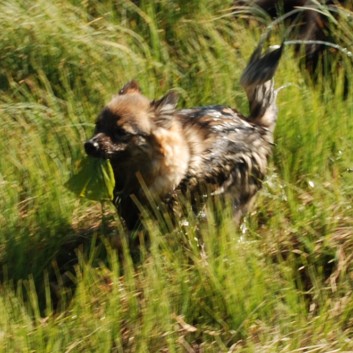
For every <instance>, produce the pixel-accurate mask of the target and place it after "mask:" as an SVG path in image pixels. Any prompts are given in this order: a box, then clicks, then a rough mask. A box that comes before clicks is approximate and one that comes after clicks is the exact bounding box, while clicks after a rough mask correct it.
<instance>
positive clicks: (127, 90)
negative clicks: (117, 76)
mask: <svg viewBox="0 0 353 353" xmlns="http://www.w3.org/2000/svg"><path fill="white" fill-rule="evenodd" d="M131 93H141V89H140V86H139V84H138V83H137V82H136V81H134V80H132V81H130V82H128V83H127V84H126V85H125V86H124V87H123V88H122V89H121V90H120V91H119V95H123V94H131Z"/></svg>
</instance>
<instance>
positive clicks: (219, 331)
mask: <svg viewBox="0 0 353 353" xmlns="http://www.w3.org/2000/svg"><path fill="white" fill-rule="evenodd" d="M346 15H347V16H346ZM351 18H352V17H351V16H348V12H346V13H345V16H343V17H342V18H341V19H340V21H339V23H338V22H336V23H335V22H333V23H332V26H333V28H334V30H335V32H336V36H335V40H336V44H338V45H339V46H340V47H341V48H346V51H345V52H342V53H338V54H337V63H338V65H336V64H337V63H335V62H331V63H330V65H328V66H327V67H326V75H325V76H324V77H319V79H318V81H319V82H317V84H315V85H314V84H313V83H312V82H310V79H309V78H308V77H306V74H305V72H304V73H303V72H302V71H301V70H300V69H299V66H298V58H297V57H294V55H293V52H292V48H291V47H290V46H287V47H286V51H285V53H284V56H283V58H282V61H281V63H280V67H279V70H278V74H277V75H276V85H277V86H278V87H279V86H281V85H286V84H289V83H290V85H289V86H288V87H287V88H285V89H283V90H282V91H281V92H280V94H279V99H278V105H279V111H280V113H279V120H278V125H277V128H276V134H275V135H276V137H275V140H276V144H275V147H274V157H273V160H272V162H271V168H270V171H269V175H268V178H267V180H266V182H265V185H264V188H263V190H262V191H261V193H260V195H259V199H258V202H257V205H256V208H255V209H254V210H253V212H252V213H251V214H250V215H249V216H248V217H247V219H246V220H245V223H244V224H243V225H242V227H241V228H240V229H235V227H234V226H233V224H232V222H231V219H230V217H229V215H228V213H229V212H228V211H227V210H222V213H221V212H220V210H214V212H210V213H209V216H208V219H207V221H204V222H202V223H200V222H199V221H198V220H197V219H195V218H194V217H193V216H192V215H188V218H189V226H188V227H185V228H178V227H177V228H175V229H169V230H166V228H165V227H161V226H160V224H157V223H156V222H153V221H151V220H147V221H146V224H145V226H146V229H148V232H149V235H150V238H151V244H150V247H149V249H148V250H144V249H143V248H142V249H141V252H140V254H139V255H140V258H139V260H138V261H136V260H135V259H134V258H133V257H132V256H131V254H130V253H129V251H128V247H127V245H126V234H124V231H123V229H122V227H121V225H120V223H119V220H118V219H117V217H116V215H115V211H114V209H113V208H112V207H111V205H110V204H109V203H102V204H99V203H97V202H92V201H87V200H83V199H81V200H80V199H77V197H76V196H75V195H73V194H72V193H70V192H69V191H68V190H67V189H66V188H65V186H64V183H65V182H66V181H67V180H68V178H69V177H70V176H71V175H72V173H73V171H74V169H75V165H76V163H77V161H79V160H81V159H82V158H83V148H82V143H83V142H84V141H85V140H86V138H87V137H89V136H90V134H91V133H92V128H93V124H94V120H95V117H96V114H97V113H98V112H99V110H100V109H101V108H102V106H103V105H104V103H105V102H106V101H107V100H109V99H110V98H111V97H112V95H113V94H115V93H116V92H117V91H118V90H119V89H120V88H121V86H122V85H123V84H124V83H125V82H127V81H129V80H131V79H137V80H138V81H139V82H140V85H141V87H142V89H143V91H144V93H145V94H146V95H147V96H149V97H151V98H154V97H160V96H162V95H163V94H164V93H165V92H166V91H167V90H169V89H171V88H174V89H175V90H176V91H177V92H178V93H179V95H180V97H181V98H180V102H179V107H184V106H185V107H186V106H195V105H206V104H213V103H219V104H226V105H230V106H234V107H238V108H239V110H241V111H242V112H246V111H247V101H246V98H245V95H244V93H243V91H242V90H241V88H240V86H239V77H240V75H241V71H242V69H243V68H244V67H245V65H246V62H247V59H248V57H249V55H250V53H251V52H252V50H253V49H254V48H255V46H256V43H257V41H258V40H259V37H260V34H261V33H262V32H263V31H264V30H265V27H261V28H260V27H257V28H256V27H255V26H254V27H252V26H251V25H249V24H245V23H244V22H241V21H240V20H239V19H238V20H236V19H235V18H234V15H232V14H231V12H230V5H229V4H228V5H227V2H224V1H220V0H217V1H209V0H193V1H189V2H184V1H181V0H180V1H173V2H172V1H168V0H159V1H155V2H149V1H141V4H140V6H139V7H138V6H137V5H136V4H135V3H134V2H131V1H127V0H122V1H110V0H105V1H100V2H95V1H90V0H87V1H78V0H71V1H70V0H58V1H55V2H54V1H53V2H48V1H45V0H36V1H33V2H30V3H29V2H27V1H24V0H9V1H3V2H1V3H0V29H1V30H0V62H1V65H0V91H1V94H0V115H1V120H0V126H1V129H0V156H1V158H0V200H1V201H0V202H1V213H0V279H1V282H0V352H6V353H8V352H21V353H22V352H51V353H52V352H60V353H62V352H102V353H104V352H146V353H147V352H168V353H169V352H207V353H208V352H217V353H218V352H344V351H346V352H348V351H353V342H352V334H353V321H352V311H353V296H352V290H353V277H352V250H353V238H352V237H353V234H352V233H353V232H352V226H353V209H352V196H353V174H352V171H353V157H352V146H353V99H352V91H349V92H348V94H347V95H346V96H344V95H343V94H342V91H343V86H344V82H346V84H348V87H349V86H350V85H351V80H352V75H353V73H352V70H351V64H352V58H351V56H349V55H348V54H349V53H348V54H347V50H348V51H349V50H351V49H352V43H353V28H352V27H353V24H352V20H351ZM281 30H282V29H281V26H279V27H278V28H276V30H275V35H274V37H273V42H274V43H276V42H277V43H278V42H279V41H280V40H281V34H280V33H281ZM344 75H346V76H345V77H348V81H344V79H343V77H344ZM332 78H334V80H332ZM216 213H217V219H218V223H217V225H216V222H215V221H214V217H213V215H214V214H216ZM117 243H119V246H118V247H119V251H117V250H116V247H117V246H116V244H117Z"/></svg>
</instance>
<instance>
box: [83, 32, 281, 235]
mask: <svg viewBox="0 0 353 353" xmlns="http://www.w3.org/2000/svg"><path fill="white" fill-rule="evenodd" d="M264 41H265V39H263V40H262V41H261V42H260V44H259V45H258V47H257V48H256V50H255V51H254V53H253V54H252V56H251V58H250V61H249V64H248V66H247V67H246V69H245V71H244V73H243V75H242V78H241V84H242V86H243V87H244V89H245V91H246V93H247V96H248V99H249V104H250V115H249V116H248V117H247V118H246V117H244V116H243V115H242V114H240V113H239V112H238V111H236V110H234V109H232V108H229V107H226V106H221V105H212V106H204V107H196V108H191V109H181V110H177V109H176V104H177V95H176V94H175V93H174V92H169V93H167V94H166V95H165V96H164V97H162V98H161V99H159V100H152V101H151V100H149V99H148V98H146V97H145V96H144V95H142V93H141V90H140V88H139V86H138V84H137V83H136V82H135V81H131V82H129V83H127V84H126V85H125V86H124V87H123V88H122V89H121V90H120V92H119V94H118V95H117V96H115V97H114V98H113V99H112V100H111V101H110V102H109V103H108V104H107V106H106V107H105V108H104V109H103V111H102V112H101V113H100V115H99V116H98V119H97V122H96V128H95V132H94V136H93V137H92V138H91V139H90V140H89V141H87V142H86V143H85V144H84V148H85V150H86V153H87V154H88V155H90V156H94V157H98V158H106V159H109V160H110V162H111V165H112V168H113V171H114V176H115V181H116V185H115V190H114V200H113V202H114V204H115V205H116V207H117V209H118V212H119V213H120V215H121V216H122V217H123V219H124V220H125V223H126V226H127V228H128V229H134V228H136V227H137V226H138V224H139V219H140V206H141V205H142V206H145V205H148V204H150V203H151V200H152V201H153V203H155V204H159V205H161V204H163V203H164V204H167V205H169V206H170V208H171V209H172V211H173V212H175V209H176V208H177V207H176V205H177V200H178V198H179V196H180V195H188V197H190V198H191V201H192V203H193V204H194V205H196V204H199V202H201V203H202V199H204V198H205V195H208V196H211V195H212V196H216V195H217V197H220V198H221V199H222V198H224V197H226V198H227V199H228V198H230V200H231V202H232V205H233V207H234V217H235V218H236V220H237V221H239V220H240V218H241V217H242V216H243V215H244V214H245V213H246V212H247V210H248V209H249V207H250V206H251V204H252V203H253V200H254V196H255V194H256V193H257V191H258V190H259V189H260V188H261V184H262V181H263V179H264V176H265V174H266V169H267V163H268V157H269V156H270V154H271V149H272V145H273V130H274V127H275V122H276V118H277V108H276V91H275V90H274V88H273V80H272V78H273V76H274V73H275V71H276V68H277V65H278V62H279V59H280V57H281V53H282V49H283V45H282V46H276V47H271V48H270V49H269V50H268V51H266V52H265V53H264V54H263V53H262V51H263V43H264Z"/></svg>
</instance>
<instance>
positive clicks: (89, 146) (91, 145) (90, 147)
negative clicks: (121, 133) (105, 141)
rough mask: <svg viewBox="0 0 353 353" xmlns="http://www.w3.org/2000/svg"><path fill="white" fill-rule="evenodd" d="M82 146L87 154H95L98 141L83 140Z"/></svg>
mask: <svg viewBox="0 0 353 353" xmlns="http://www.w3.org/2000/svg"><path fill="white" fill-rule="evenodd" d="M84 148H85V151H86V153H87V154H88V155H89V156H96V155H97V153H98V152H99V143H98V142H97V141H94V140H88V141H87V142H85V144H84Z"/></svg>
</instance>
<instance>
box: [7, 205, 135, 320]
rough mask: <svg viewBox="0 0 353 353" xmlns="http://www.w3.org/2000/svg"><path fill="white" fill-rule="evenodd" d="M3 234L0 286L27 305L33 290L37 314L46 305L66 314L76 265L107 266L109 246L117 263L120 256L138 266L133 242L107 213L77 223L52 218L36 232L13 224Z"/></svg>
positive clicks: (73, 290) (74, 286)
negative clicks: (9, 289)
mask: <svg viewBox="0 0 353 353" xmlns="http://www.w3.org/2000/svg"><path fill="white" fill-rule="evenodd" d="M2 236H3V239H4V242H3V244H4V245H3V246H2V249H0V282H1V284H0V288H1V285H4V286H10V287H11V288H12V289H14V290H15V292H16V293H18V294H20V295H21V296H22V297H23V300H24V301H25V302H26V301H28V299H29V297H30V296H31V295H32V294H33V286H34V288H35V293H36V296H37V298H38V306H39V310H40V313H41V314H44V313H45V310H46V309H47V308H48V306H50V307H51V308H52V309H53V310H54V311H58V312H59V311H62V310H65V309H66V308H67V306H68V305H69V303H70V300H71V299H72V297H73V295H74V293H75V288H76V285H77V272H78V271H79V269H80V266H81V265H84V264H89V265H90V266H92V267H98V266H101V265H102V264H105V265H106V266H108V267H109V266H110V265H109V263H108V261H109V256H108V255H109V254H108V251H109V250H108V249H109V248H110V249H111V248H112V249H114V251H116V252H117V254H118V258H119V260H120V262H123V261H124V259H123V257H124V256H125V257H126V256H129V258H130V259H131V260H132V263H135V264H136V263H138V262H139V253H138V251H137V250H136V248H135V246H136V242H134V241H132V240H129V237H128V235H127V233H126V232H125V231H124V230H123V228H122V227H121V225H120V226H119V225H118V224H117V222H116V216H115V215H114V214H111V213H109V212H107V213H105V214H104V215H102V214H100V216H99V215H98V216H97V215H96V217H92V218H90V216H87V217H85V218H84V219H83V220H80V222H77V224H68V223H67V221H60V220H58V219H55V221H53V223H52V224H48V223H46V224H45V225H42V227H40V226H39V227H36V230H35V231H34V230H33V227H32V226H31V225H30V224H27V225H26V224H25V225H24V224H22V225H17V226H14V227H11V228H8V229H6V231H3V232H2ZM124 247H125V248H124ZM129 261H130V260H129ZM120 270H121V271H122V269H120ZM48 293H50V295H49V297H48Z"/></svg>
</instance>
